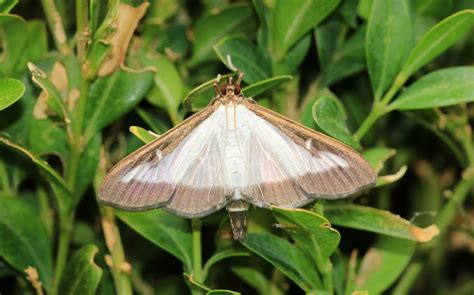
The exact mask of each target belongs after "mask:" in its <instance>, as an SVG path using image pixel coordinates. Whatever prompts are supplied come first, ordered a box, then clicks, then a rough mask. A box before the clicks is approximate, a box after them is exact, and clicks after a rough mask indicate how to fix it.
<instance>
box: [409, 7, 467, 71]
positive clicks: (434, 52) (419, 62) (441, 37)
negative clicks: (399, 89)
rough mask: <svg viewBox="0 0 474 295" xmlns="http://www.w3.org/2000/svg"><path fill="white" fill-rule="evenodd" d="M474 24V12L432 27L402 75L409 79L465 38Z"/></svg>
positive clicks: (456, 14)
mask: <svg viewBox="0 0 474 295" xmlns="http://www.w3.org/2000/svg"><path fill="white" fill-rule="evenodd" d="M473 23H474V10H463V11H460V12H458V13H455V14H453V15H451V16H449V17H447V18H445V19H444V20H442V21H441V22H439V23H437V24H436V25H435V26H434V27H432V28H431V29H430V30H429V31H428V32H427V33H426V34H425V35H424V36H423V37H422V38H421V40H420V41H419V42H418V44H416V46H415V48H413V50H412V51H411V53H410V55H409V56H408V58H407V60H406V62H405V65H404V66H403V68H402V70H401V73H400V75H402V76H403V79H407V78H408V77H409V76H411V75H412V74H413V73H414V72H416V71H417V70H418V69H419V68H421V67H422V66H424V65H426V64H427V63H428V62H430V61H431V60H432V59H433V58H435V57H437V56H438V55H440V54H441V53H443V52H444V51H445V50H446V49H448V48H449V47H450V46H451V45H453V44H454V43H455V42H456V41H457V40H459V39H460V38H461V37H463V36H465V35H466V33H467V32H468V31H469V29H470V28H471V27H472V25H473Z"/></svg>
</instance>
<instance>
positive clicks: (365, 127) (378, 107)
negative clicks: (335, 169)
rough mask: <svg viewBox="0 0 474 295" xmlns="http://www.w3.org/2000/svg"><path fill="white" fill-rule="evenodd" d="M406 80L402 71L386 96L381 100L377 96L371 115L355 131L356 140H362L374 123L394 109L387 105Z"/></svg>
mask: <svg viewBox="0 0 474 295" xmlns="http://www.w3.org/2000/svg"><path fill="white" fill-rule="evenodd" d="M405 81H406V77H405V75H404V74H402V73H400V74H398V76H397V77H396V78H395V81H394V82H393V84H392V86H390V89H389V90H388V91H387V93H386V94H385V96H384V97H383V98H382V99H381V100H380V99H378V98H375V100H374V104H373V106H372V111H371V112H370V114H369V116H368V117H367V118H365V120H364V122H362V124H361V125H360V127H359V129H358V130H357V131H356V133H354V138H355V139H356V140H358V141H359V140H361V139H362V138H363V137H364V135H365V134H366V133H367V132H368V131H369V129H370V128H371V127H372V125H374V123H375V122H376V121H377V120H378V119H379V118H380V117H382V116H383V115H385V114H386V113H388V112H390V111H392V109H391V108H390V106H387V105H388V104H389V103H390V101H391V100H392V98H393V97H394V96H395V94H397V92H398V90H400V88H401V87H402V86H403V84H404V83H405Z"/></svg>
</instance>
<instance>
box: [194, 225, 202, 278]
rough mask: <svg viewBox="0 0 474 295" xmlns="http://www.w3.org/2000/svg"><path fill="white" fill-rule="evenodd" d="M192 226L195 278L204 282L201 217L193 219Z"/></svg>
mask: <svg viewBox="0 0 474 295" xmlns="http://www.w3.org/2000/svg"><path fill="white" fill-rule="evenodd" d="M191 226H192V231H193V279H194V280H195V281H197V282H198V283H203V281H202V257H201V219H199V218H194V219H192V220H191Z"/></svg>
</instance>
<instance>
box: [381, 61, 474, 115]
mask: <svg viewBox="0 0 474 295" xmlns="http://www.w3.org/2000/svg"><path fill="white" fill-rule="evenodd" d="M473 81H474V67H453V68H445V69H441V70H437V71H434V72H432V73H429V74H428V75H426V76H423V77H421V78H420V79H419V80H417V81H416V82H414V83H413V84H411V85H410V86H409V87H408V88H407V89H406V90H405V91H404V92H402V94H400V95H399V96H398V98H397V99H396V100H395V101H394V102H393V103H392V104H391V105H390V108H391V109H397V110H418V109H429V108H437V107H445V106H450V105H455V104H460V103H465V102H471V101H474V82H473Z"/></svg>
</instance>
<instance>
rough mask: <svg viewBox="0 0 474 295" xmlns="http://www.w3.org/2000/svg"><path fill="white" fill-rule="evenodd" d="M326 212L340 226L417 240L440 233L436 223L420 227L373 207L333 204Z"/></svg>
mask: <svg viewBox="0 0 474 295" xmlns="http://www.w3.org/2000/svg"><path fill="white" fill-rule="evenodd" d="M324 214H325V216H326V217H327V218H328V219H329V220H331V222H332V223H334V224H337V225H340V226H345V227H350V228H355V229H360V230H365V231H370V232H374V233H379V234H382V235H387V236H391V237H395V238H401V239H406V240H412V241H417V242H428V241H430V240H431V239H432V238H433V237H434V236H436V235H438V233H439V230H438V228H437V227H436V225H431V226H429V227H426V228H420V227H417V226H414V225H412V224H411V223H410V222H409V221H408V220H406V219H403V218H401V217H400V216H398V215H395V214H392V213H390V212H388V211H385V210H380V209H376V208H372V207H365V206H359V205H332V206H326V207H325V208H324Z"/></svg>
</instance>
